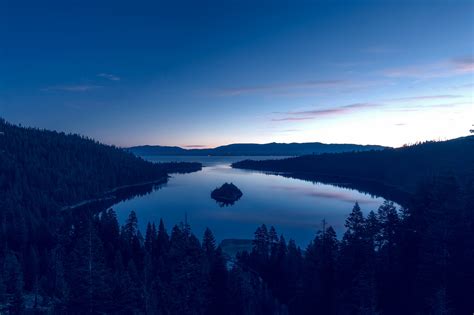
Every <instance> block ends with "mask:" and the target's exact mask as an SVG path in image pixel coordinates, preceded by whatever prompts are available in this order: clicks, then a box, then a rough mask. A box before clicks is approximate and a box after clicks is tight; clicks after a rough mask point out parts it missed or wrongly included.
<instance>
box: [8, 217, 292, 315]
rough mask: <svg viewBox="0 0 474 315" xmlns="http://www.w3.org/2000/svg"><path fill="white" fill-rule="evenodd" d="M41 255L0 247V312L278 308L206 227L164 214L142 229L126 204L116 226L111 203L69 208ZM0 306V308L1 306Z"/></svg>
mask: <svg viewBox="0 0 474 315" xmlns="http://www.w3.org/2000/svg"><path fill="white" fill-rule="evenodd" d="M58 235H59V239H60V242H59V243H58V246H57V247H56V248H55V249H54V250H53V251H52V253H51V255H48V257H42V258H43V259H45V260H46V261H42V259H41V257H39V256H41V253H38V252H37V251H36V250H34V249H29V250H27V251H26V252H27V253H28V254H27V255H28V256H27V257H19V256H18V255H17V254H15V253H14V252H12V251H10V250H6V251H5V249H4V248H2V251H1V252H0V257H1V260H0V261H1V262H2V266H3V270H2V271H3V272H2V273H1V274H0V275H2V276H3V277H0V313H2V311H5V312H6V311H10V312H11V313H13V314H18V313H21V312H22V311H24V309H25V307H26V306H28V308H29V311H36V312H38V313H40V312H41V311H43V312H54V313H71V314H104V313H107V314H278V313H279V311H280V308H282V309H284V308H283V306H281V305H280V304H279V303H278V302H277V301H276V299H275V298H274V297H272V295H271V292H270V291H269V289H268V287H267V285H266V284H265V283H264V281H262V279H261V278H260V277H259V276H258V275H257V274H255V273H252V272H248V271H245V270H243V269H242V268H240V267H238V266H237V265H235V266H234V268H232V269H231V270H229V269H228V268H227V266H228V265H227V261H226V260H225V259H224V256H223V254H222V252H221V250H220V248H218V247H217V246H216V240H215V238H214V236H213V234H212V232H211V231H210V230H209V229H207V230H206V231H205V233H204V237H203V240H202V242H200V241H199V240H198V238H197V237H196V236H195V235H194V234H192V233H191V229H190V226H189V225H188V224H186V223H181V224H180V225H176V226H174V227H173V229H172V230H171V233H170V234H168V232H167V230H166V229H165V226H164V224H163V221H160V223H159V225H158V226H155V224H150V223H149V224H148V226H147V230H146V234H145V236H144V237H143V236H142V234H141V233H140V231H139V230H138V228H137V217H136V215H135V213H134V212H133V211H132V212H131V213H130V215H129V217H128V220H127V221H126V223H125V224H124V225H123V226H122V227H121V228H119V224H118V221H117V218H116V214H115V212H114V211H113V210H111V209H110V210H107V211H103V212H101V213H100V214H95V215H94V214H90V213H85V212H78V213H70V214H68V215H66V217H65V218H64V224H63V225H62V229H61V230H60V231H58ZM1 306H3V309H1Z"/></svg>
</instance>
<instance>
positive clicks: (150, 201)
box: [113, 156, 384, 246]
mask: <svg viewBox="0 0 474 315" xmlns="http://www.w3.org/2000/svg"><path fill="white" fill-rule="evenodd" d="M145 158H147V157H145ZM253 158H255V159H258V157H253ZM262 158H263V157H262ZM265 158H268V157H265ZM147 159H148V160H150V161H163V162H169V161H198V162H201V163H203V165H204V167H203V169H202V171H199V172H195V173H190V174H176V175H172V177H171V178H170V180H169V182H168V183H167V184H166V185H164V186H163V187H162V188H161V189H159V190H156V191H154V192H152V193H150V194H148V195H145V196H141V197H135V198H133V199H130V200H127V201H124V202H121V203H119V204H116V205H115V206H113V208H114V209H115V211H116V212H117V216H118V219H119V221H120V222H121V223H123V222H124V221H125V220H126V217H127V216H128V214H129V212H130V211H131V210H134V211H135V212H136V213H137V216H138V220H139V225H140V229H141V230H142V231H144V230H145V227H146V224H147V222H148V221H150V222H156V223H157V224H158V222H159V220H160V218H163V220H164V222H165V225H166V227H167V229H168V231H170V230H171V228H172V226H173V225H175V224H177V223H179V222H182V221H184V219H185V216H186V215H187V219H188V223H190V225H191V228H192V230H193V232H194V233H195V234H196V235H197V236H198V237H201V236H202V233H203V232H204V229H205V228H206V227H209V228H210V229H211V230H212V231H213V232H214V234H215V236H216V238H217V240H218V241H220V240H222V239H226V238H245V239H249V238H252V237H253V233H254V231H255V229H256V228H257V227H258V226H259V225H261V224H262V223H265V224H266V225H267V226H270V225H273V226H275V228H276V229H277V232H278V233H283V235H284V236H285V238H286V239H287V240H288V239H290V238H292V239H294V240H295V241H296V242H297V243H298V244H299V245H301V246H306V245H307V244H308V242H309V241H310V240H311V239H313V238H314V235H315V232H316V231H317V230H318V229H319V228H321V222H322V220H323V219H325V220H326V222H327V224H329V225H332V226H333V227H334V229H335V230H336V232H337V233H338V237H341V235H342V233H343V231H344V221H345V219H346V217H347V215H348V214H349V213H350V211H351V209H352V207H353V205H354V203H355V202H356V201H357V202H359V204H360V206H361V208H362V210H363V212H364V213H366V214H367V213H368V212H369V211H370V210H376V209H377V208H378V207H379V206H380V205H381V204H382V202H383V201H384V199H383V198H377V197H372V196H370V195H367V194H363V193H361V192H358V191H356V190H351V189H346V188H340V187H336V186H332V185H327V184H320V183H317V184H314V183H311V182H307V181H302V180H299V179H293V178H286V177H282V176H278V175H271V174H264V173H259V172H255V171H248V170H239V169H233V168H231V167H230V164H231V163H232V162H234V161H240V160H243V159H245V157H207V156H206V157H148V158H147ZM224 182H233V183H234V184H235V185H237V187H239V188H240V190H242V192H243V197H242V198H241V199H240V200H238V201H237V202H236V203H235V204H234V205H232V206H228V207H221V206H219V205H218V204H217V203H216V202H215V201H214V200H213V199H211V197H210V194H211V191H212V190H213V189H214V188H216V187H218V186H220V185H222V184H223V183H224Z"/></svg>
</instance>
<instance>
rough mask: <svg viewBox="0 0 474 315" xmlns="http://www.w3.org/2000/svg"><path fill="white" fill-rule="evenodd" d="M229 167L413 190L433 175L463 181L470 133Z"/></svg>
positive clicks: (472, 166)
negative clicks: (355, 150) (365, 182)
mask: <svg viewBox="0 0 474 315" xmlns="http://www.w3.org/2000/svg"><path fill="white" fill-rule="evenodd" d="M232 166H233V167H236V168H243V169H254V170H261V171H270V172H286V173H289V175H291V176H294V177H302V178H306V179H307V178H314V179H318V177H319V178H324V177H326V176H330V177H339V178H345V179H346V180H347V179H348V180H350V179H355V180H358V181H360V180H367V181H372V182H376V183H380V184H385V185H389V186H394V187H397V188H398V189H400V190H403V191H406V192H410V193H413V192H415V190H416V188H417V185H418V184H419V183H420V182H421V181H424V180H425V179H426V178H431V177H433V176H434V175H443V176H454V177H456V178H457V179H458V180H459V181H460V182H463V183H466V182H467V181H468V180H469V179H470V178H472V177H473V176H474V136H468V137H463V138H458V139H454V140H449V141H440V142H434V141H431V142H425V143H421V144H416V145H412V146H405V147H402V148H397V149H385V150H379V151H364V152H346V153H328V154H321V155H305V156H300V157H295V158H287V159H281V160H264V161H252V160H245V161H241V162H237V163H234V164H232Z"/></svg>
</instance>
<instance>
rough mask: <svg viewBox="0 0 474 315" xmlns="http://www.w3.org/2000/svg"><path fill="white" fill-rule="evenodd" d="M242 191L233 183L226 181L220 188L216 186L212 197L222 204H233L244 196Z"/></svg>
mask: <svg viewBox="0 0 474 315" xmlns="http://www.w3.org/2000/svg"><path fill="white" fill-rule="evenodd" d="M242 195H243V194H242V191H240V189H239V188H237V186H235V185H234V184H232V183H230V184H229V183H225V184H224V185H222V186H221V187H220V188H216V189H214V190H213V191H212V193H211V198H212V199H214V200H216V201H217V202H218V203H219V204H220V205H221V206H228V205H233V204H234V203H235V202H236V201H237V200H239V199H240V197H242Z"/></svg>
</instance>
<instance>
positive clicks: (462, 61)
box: [452, 55, 474, 73]
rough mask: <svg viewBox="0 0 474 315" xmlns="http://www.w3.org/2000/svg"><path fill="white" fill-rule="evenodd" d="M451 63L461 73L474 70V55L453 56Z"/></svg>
mask: <svg viewBox="0 0 474 315" xmlns="http://www.w3.org/2000/svg"><path fill="white" fill-rule="evenodd" d="M452 63H453V64H454V67H455V68H456V70H458V71H459V72H461V73H464V72H466V73H471V72H474V56H473V55H470V56H464V57H458V58H453V59H452Z"/></svg>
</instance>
